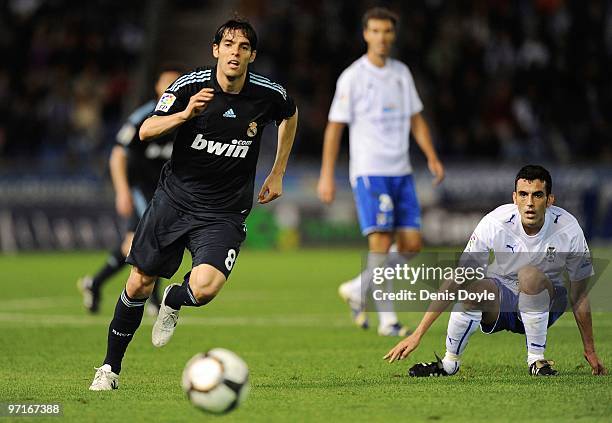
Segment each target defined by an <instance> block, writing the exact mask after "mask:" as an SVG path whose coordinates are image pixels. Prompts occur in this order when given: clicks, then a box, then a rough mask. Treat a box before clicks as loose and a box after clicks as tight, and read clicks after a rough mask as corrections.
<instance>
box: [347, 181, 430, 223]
mask: <svg viewBox="0 0 612 423" xmlns="http://www.w3.org/2000/svg"><path fill="white" fill-rule="evenodd" d="M353 196H354V197H355V206H356V207H357V215H358V216H359V226H360V227H361V233H362V234H363V235H369V234H371V233H373V232H392V231H395V230H398V229H417V230H418V229H420V228H421V209H420V208H419V200H418V199H417V195H416V190H415V188H414V179H413V178H412V175H403V176H359V177H357V180H356V181H355V185H354V186H353Z"/></svg>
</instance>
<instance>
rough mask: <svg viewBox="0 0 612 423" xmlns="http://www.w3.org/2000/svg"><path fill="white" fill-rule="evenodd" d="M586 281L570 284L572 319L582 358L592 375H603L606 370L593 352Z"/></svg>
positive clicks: (589, 304)
mask: <svg viewBox="0 0 612 423" xmlns="http://www.w3.org/2000/svg"><path fill="white" fill-rule="evenodd" d="M587 286H588V280H582V281H578V282H572V283H571V288H570V292H571V300H572V310H573V312H574V318H575V319H576V324H577V325H578V330H579V331H580V337H581V338H582V344H583V346H584V358H585V359H586V361H587V362H588V363H589V365H590V366H591V373H592V374H593V375H605V374H607V373H608V370H607V369H606V368H605V366H604V364H603V362H602V361H601V360H600V358H599V357H598V356H597V353H596V352H595V340H594V338H593V321H592V318H591V302H590V301H589V297H588V295H587V289H586V288H587Z"/></svg>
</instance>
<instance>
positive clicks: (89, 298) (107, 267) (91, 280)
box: [77, 64, 184, 315]
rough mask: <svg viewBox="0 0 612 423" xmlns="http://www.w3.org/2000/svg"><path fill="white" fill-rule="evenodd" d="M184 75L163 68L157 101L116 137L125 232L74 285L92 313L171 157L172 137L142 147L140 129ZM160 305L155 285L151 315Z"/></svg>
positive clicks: (114, 165) (115, 169)
mask: <svg viewBox="0 0 612 423" xmlns="http://www.w3.org/2000/svg"><path fill="white" fill-rule="evenodd" d="M183 72H184V69H183V67H181V66H179V65H173V64H167V65H163V66H162V67H161V68H160V70H159V72H158V74H157V81H156V83H155V95H156V100H155V101H153V100H151V101H149V102H147V103H145V104H143V105H142V106H140V107H139V108H138V109H136V110H135V111H134V112H133V113H132V114H131V115H130V116H129V117H128V119H127V122H126V123H125V124H124V125H123V126H122V127H121V130H120V131H119V132H118V133H117V138H116V141H117V143H116V145H115V146H114V147H113V150H112V152H111V157H110V162H109V167H110V173H111V178H112V181H113V187H114V188H115V208H116V209H117V213H118V214H119V216H121V217H123V218H124V219H125V221H126V222H125V223H126V226H127V229H126V233H125V235H124V237H123V241H122V242H121V244H120V245H118V246H117V248H115V249H114V250H113V251H112V252H111V254H110V256H109V257H108V258H107V260H106V263H105V264H104V266H103V267H102V268H101V269H100V270H99V271H98V272H97V273H96V274H95V276H94V277H91V276H89V275H88V276H84V277H83V278H81V279H79V280H78V282H77V286H78V287H79V289H80V290H81V293H82V294H83V305H84V306H85V308H86V309H87V310H89V311H90V312H91V313H97V312H98V310H99V307H100V300H101V289H102V286H103V285H104V283H105V282H106V281H107V280H108V279H109V278H110V277H112V276H113V275H114V274H115V273H117V272H118V271H119V270H120V269H122V268H123V267H124V266H125V265H126V262H125V258H126V257H127V255H128V253H129V251H130V246H131V245H132V239H134V232H135V231H136V227H137V226H138V222H139V221H140V218H141V217H142V215H143V214H144V212H145V209H146V208H147V205H148V204H149V202H150V201H151V199H152V198H153V193H154V192H155V188H156V187H157V182H158V181H159V175H160V173H161V169H162V166H163V165H164V163H166V161H168V160H169V159H170V156H171V155H172V142H173V141H174V134H173V133H169V134H167V135H165V136H163V137H159V138H157V139H155V140H153V141H152V142H150V143H147V144H145V143H142V142H140V139H139V138H138V131H139V130H140V125H142V122H144V120H145V119H146V118H148V117H149V115H150V114H151V113H152V112H153V110H154V109H155V104H157V101H159V99H160V98H161V96H162V94H163V93H164V91H165V90H166V88H168V87H169V86H170V84H171V83H172V82H173V81H174V80H176V79H177V78H178V77H179V76H181V74H182V73H183ZM160 303H161V298H160V297H159V282H157V283H156V284H155V289H154V290H153V294H152V295H151V298H150V300H149V306H150V308H149V309H148V310H151V312H150V314H152V315H157V310H158V309H159V305H160Z"/></svg>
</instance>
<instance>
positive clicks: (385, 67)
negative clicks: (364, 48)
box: [361, 54, 391, 74]
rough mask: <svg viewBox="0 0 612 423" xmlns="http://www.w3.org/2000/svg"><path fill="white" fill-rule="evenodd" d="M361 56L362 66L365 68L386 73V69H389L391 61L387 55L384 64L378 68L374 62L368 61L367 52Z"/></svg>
mask: <svg viewBox="0 0 612 423" xmlns="http://www.w3.org/2000/svg"><path fill="white" fill-rule="evenodd" d="M361 58H362V59H363V63H364V66H365V67H366V68H368V69H370V70H371V71H373V72H376V73H378V74H384V73H386V72H387V70H388V69H389V64H390V63H391V58H390V57H388V58H387V61H386V62H385V66H383V67H382V68H379V67H378V66H376V65H375V64H374V63H372V62H370V59H368V55H367V54H364V55H363V56H361Z"/></svg>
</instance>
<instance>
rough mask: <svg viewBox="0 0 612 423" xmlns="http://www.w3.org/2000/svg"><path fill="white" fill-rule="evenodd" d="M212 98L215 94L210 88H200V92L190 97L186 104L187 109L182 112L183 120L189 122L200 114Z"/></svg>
mask: <svg viewBox="0 0 612 423" xmlns="http://www.w3.org/2000/svg"><path fill="white" fill-rule="evenodd" d="M214 96H215V94H214V90H213V89H212V88H202V89H201V90H200V91H198V92H197V93H195V94H194V95H192V96H191V98H190V99H189V104H187V107H186V108H185V111H184V112H183V115H184V116H185V120H189V119H191V118H193V117H195V116H198V115H200V114H202V113H203V112H204V110H206V107H207V106H208V103H210V102H211V101H212V99H213V97H214Z"/></svg>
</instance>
